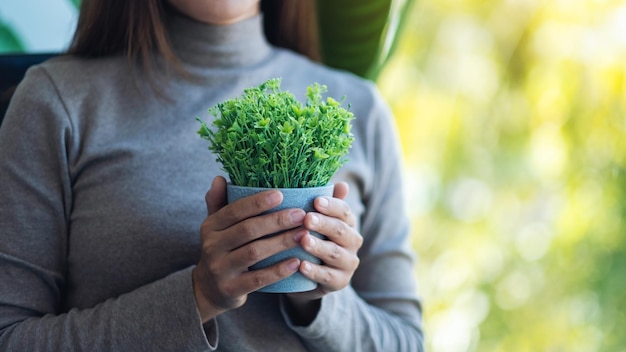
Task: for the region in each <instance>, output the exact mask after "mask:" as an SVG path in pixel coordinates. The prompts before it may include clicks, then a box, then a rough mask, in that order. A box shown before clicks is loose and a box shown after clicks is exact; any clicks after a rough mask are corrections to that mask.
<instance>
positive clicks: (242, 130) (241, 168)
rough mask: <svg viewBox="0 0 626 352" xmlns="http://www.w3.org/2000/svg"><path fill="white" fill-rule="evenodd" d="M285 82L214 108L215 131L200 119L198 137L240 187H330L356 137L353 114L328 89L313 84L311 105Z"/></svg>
mask: <svg viewBox="0 0 626 352" xmlns="http://www.w3.org/2000/svg"><path fill="white" fill-rule="evenodd" d="M280 83H281V80H280V79H279V78H274V79H270V80H268V81H266V82H264V83H263V84H261V85H259V86H258V87H252V88H248V89H246V90H244V94H243V95H241V96H240V97H237V98H233V99H230V100H227V101H224V102H222V103H219V104H217V105H216V106H214V107H212V108H210V109H209V112H210V113H211V114H212V115H214V116H215V117H216V118H215V120H214V121H213V123H212V125H213V127H214V128H215V129H214V130H213V129H211V128H209V126H208V125H207V124H206V123H205V122H203V121H202V120H200V119H199V118H198V121H199V122H200V123H201V127H200V129H199V130H198V134H199V135H200V136H201V137H202V138H204V139H206V140H208V141H209V142H210V145H209V147H208V148H209V150H211V151H212V152H214V153H215V154H216V155H217V161H218V162H220V163H221V164H222V166H223V169H224V171H226V173H228V175H229V177H230V180H231V182H232V183H233V184H235V185H238V186H250V187H268V188H307V187H319V186H324V185H326V184H328V182H329V181H330V178H331V177H332V176H333V174H334V173H335V172H336V171H337V170H338V169H339V167H341V165H343V163H344V162H345V161H346V159H345V155H346V154H347V153H348V150H349V149H350V146H351V144H352V141H353V139H354V137H353V136H352V133H351V132H350V129H351V120H352V119H353V118H354V115H353V114H352V112H350V111H349V110H348V109H346V108H343V107H342V106H341V103H340V102H339V101H337V100H335V99H333V98H331V97H327V98H326V99H323V98H322V94H323V93H325V92H326V91H327V89H326V86H324V85H319V84H317V83H315V84H313V85H311V86H309V87H308V88H307V93H306V97H307V99H306V104H305V105H303V104H301V103H300V102H298V101H297V100H296V98H295V97H294V96H293V94H291V93H289V92H285V91H282V90H281V89H280Z"/></svg>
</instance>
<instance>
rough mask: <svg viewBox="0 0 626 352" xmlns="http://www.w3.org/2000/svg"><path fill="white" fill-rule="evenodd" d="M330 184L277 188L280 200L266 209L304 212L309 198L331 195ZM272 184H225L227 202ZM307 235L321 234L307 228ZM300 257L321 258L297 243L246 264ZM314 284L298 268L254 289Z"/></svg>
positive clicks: (278, 290) (316, 260)
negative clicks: (246, 185)
mask: <svg viewBox="0 0 626 352" xmlns="http://www.w3.org/2000/svg"><path fill="white" fill-rule="evenodd" d="M333 188H334V186H333V185H327V186H323V187H312V188H278V190H279V191H281V192H282V194H283V202H282V203H281V204H280V205H278V206H277V207H276V208H274V209H272V210H270V211H269V212H275V211H278V210H283V209H289V208H300V209H303V210H304V211H306V212H311V211H315V208H314V207H313V201H314V200H315V198H317V197H319V196H332V195H333ZM269 189H272V188H262V187H244V186H235V185H232V184H230V183H229V184H228V185H227V187H226V193H227V197H228V202H229V203H231V202H234V201H236V200H237V199H240V198H244V197H248V196H251V195H253V194H255V193H259V192H262V191H267V190H269ZM310 233H311V235H313V236H315V237H318V238H323V236H322V235H320V234H318V233H316V232H314V231H310ZM293 257H296V258H300V259H301V260H306V261H308V262H311V263H316V264H319V263H320V262H321V261H320V260H319V258H316V257H314V256H313V255H311V254H309V253H307V252H305V251H304V249H302V247H300V246H297V247H294V248H291V249H288V250H286V251H283V252H280V253H277V254H275V255H273V256H271V257H269V258H266V259H263V260H261V261H260V262H258V263H256V264H254V265H253V266H251V267H250V269H251V270H257V269H262V268H265V267H268V266H270V265H272V264H275V263H278V262H280V261H283V260H285V259H288V258H293ZM316 287H317V283H315V282H314V281H311V280H309V279H307V278H306V277H304V275H302V274H301V273H300V272H299V271H298V272H296V273H295V274H293V275H291V276H289V277H287V278H285V279H283V280H281V281H278V282H275V283H273V284H271V285H269V286H265V287H263V288H261V289H260V290H258V292H272V293H288V292H304V291H311V290H313V289H315V288H316Z"/></svg>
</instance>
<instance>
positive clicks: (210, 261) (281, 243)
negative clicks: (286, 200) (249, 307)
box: [193, 177, 334, 322]
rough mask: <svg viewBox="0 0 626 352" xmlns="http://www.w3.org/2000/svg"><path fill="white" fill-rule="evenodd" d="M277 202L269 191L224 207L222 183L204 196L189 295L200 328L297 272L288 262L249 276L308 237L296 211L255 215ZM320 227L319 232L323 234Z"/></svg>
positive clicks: (301, 213) (276, 193)
mask: <svg viewBox="0 0 626 352" xmlns="http://www.w3.org/2000/svg"><path fill="white" fill-rule="evenodd" d="M282 199H283V198H282V194H281V193H280V192H279V191H276V190H273V191H265V192H261V193H258V194H255V195H253V196H250V197H247V198H244V199H240V200H238V201H236V202H233V203H232V204H226V180H225V179H224V178H223V177H216V178H215V180H213V184H212V185H211V189H210V190H209V191H208V192H207V194H206V204H207V210H208V214H209V215H208V216H207V217H206V218H205V220H204V222H203V223H202V226H201V228H200V233H201V241H202V253H201V257H200V261H199V262H198V265H197V266H196V267H195V268H194V270H193V285H194V295H195V297H196V303H197V305H198V310H199V312H200V315H201V317H202V321H203V322H206V321H208V320H209V319H210V318H212V317H214V316H216V315H218V314H221V313H223V312H225V311H228V310H230V309H234V308H238V307H240V306H242V305H243V304H244V303H245V302H246V299H247V295H248V293H250V292H253V291H256V290H258V289H259V288H261V287H264V286H267V285H269V284H272V283H274V282H276V281H279V280H281V279H283V278H285V277H288V276H290V275H292V274H293V273H295V272H296V271H297V270H298V268H299V267H300V264H301V263H300V260H299V259H296V258H292V259H289V260H285V261H282V262H280V263H277V264H275V265H272V266H270V267H268V268H264V269H261V270H255V271H249V270H248V267H250V266H251V265H252V264H255V263H257V262H258V261H260V260H262V259H265V258H267V257H269V256H271V255H273V254H276V253H278V252H282V251H284V250H286V249H289V248H292V247H295V246H297V245H298V243H299V242H300V240H301V239H302V237H303V236H304V235H305V234H306V233H307V231H306V230H305V229H303V228H302V227H301V225H303V223H304V218H305V212H304V211H303V210H301V209H286V210H281V211H278V212H274V213H270V214H265V215H260V214H261V213H263V212H264V211H267V210H269V209H272V208H274V207H275V206H277V205H279V204H280V203H281V202H282ZM331 208H334V207H331ZM310 221H311V219H309V222H310ZM324 222H325V221H322V224H323V223H324ZM322 224H320V225H319V226H318V227H320V226H321V227H320V228H322V229H326V228H327V225H325V226H322ZM315 228H317V227H315ZM289 229H291V230H289ZM285 230H289V231H285ZM281 231H284V232H282V233H281V234H279V235H276V236H273V237H270V238H267V239H262V240H259V241H255V240H257V239H259V238H260V237H263V236H265V235H267V234H272V233H276V232H281ZM307 243H308V242H307ZM314 253H316V252H314Z"/></svg>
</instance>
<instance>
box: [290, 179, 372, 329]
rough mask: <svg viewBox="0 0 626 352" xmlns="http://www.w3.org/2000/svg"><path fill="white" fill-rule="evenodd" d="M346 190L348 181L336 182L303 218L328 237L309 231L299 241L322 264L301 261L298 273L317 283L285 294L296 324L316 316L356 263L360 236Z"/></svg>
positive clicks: (344, 282)
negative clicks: (322, 299)
mask: <svg viewBox="0 0 626 352" xmlns="http://www.w3.org/2000/svg"><path fill="white" fill-rule="evenodd" d="M348 191H349V189H348V184H347V183H345V182H340V183H337V184H336V185H335V189H334V192H333V197H318V198H317V199H316V200H315V202H314V205H315V209H316V210H317V211H318V212H317V213H315V212H312V213H308V214H307V215H306V217H305V219H304V226H305V227H306V228H307V229H308V230H310V231H315V232H317V233H320V234H322V235H325V236H326V237H327V239H325V240H321V239H319V238H317V237H314V236H313V235H311V234H310V233H309V234H306V235H305V236H304V237H302V239H301V240H300V245H301V246H302V248H304V250H306V251H307V252H309V253H311V254H312V255H314V256H316V257H318V258H320V259H321V260H322V262H323V264H322V265H318V264H313V263H311V262H308V261H302V262H301V263H300V269H299V270H300V272H301V273H302V274H303V275H304V276H305V277H307V278H309V279H311V280H313V281H315V282H317V283H318V285H317V288H316V289H314V290H313V291H308V292H300V293H291V294H288V295H287V298H288V300H289V303H290V310H291V314H290V315H291V316H292V317H291V318H292V320H294V322H295V323H296V324H298V325H308V323H310V322H311V321H312V320H313V319H314V318H315V316H316V315H317V311H318V310H319V306H320V299H321V298H322V297H323V296H324V295H326V294H328V293H329V292H333V291H338V290H341V289H343V288H345V287H346V286H348V284H349V283H350V280H351V279H352V275H353V274H354V271H355V270H356V268H357V267H358V266H359V257H358V256H357V252H358V250H359V248H361V245H362V244H363V237H362V236H361V234H360V233H359V232H358V231H357V229H356V217H355V216H354V214H353V213H352V211H351V210H350V206H348V203H346V202H345V201H344V199H345V198H346V196H347V195H348Z"/></svg>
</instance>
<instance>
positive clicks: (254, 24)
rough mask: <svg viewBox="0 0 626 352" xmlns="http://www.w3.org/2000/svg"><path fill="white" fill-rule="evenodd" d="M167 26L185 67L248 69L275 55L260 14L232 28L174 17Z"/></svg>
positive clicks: (174, 47)
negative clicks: (272, 53)
mask: <svg viewBox="0 0 626 352" xmlns="http://www.w3.org/2000/svg"><path fill="white" fill-rule="evenodd" d="M167 26H168V33H169V35H170V40H171V43H172V47H173V49H174V51H175V53H176V55H178V57H179V58H180V60H181V61H182V62H183V63H184V64H189V65H193V66H203V67H207V68H208V67H210V68H237V67H245V66H251V65H254V64H257V63H259V62H260V61H262V60H264V59H265V58H267V56H268V55H269V54H270V52H271V46H270V44H269V43H268V42H267V40H266V38H265V34H264V32H263V16H262V15H260V14H259V15H257V16H254V17H252V18H249V19H246V20H243V21H240V22H237V23H234V24H230V25H212V24H207V23H202V22H198V21H196V20H194V19H191V18H189V17H187V16H184V15H182V14H179V13H174V14H172V15H170V16H169V21H168V24H167Z"/></svg>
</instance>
